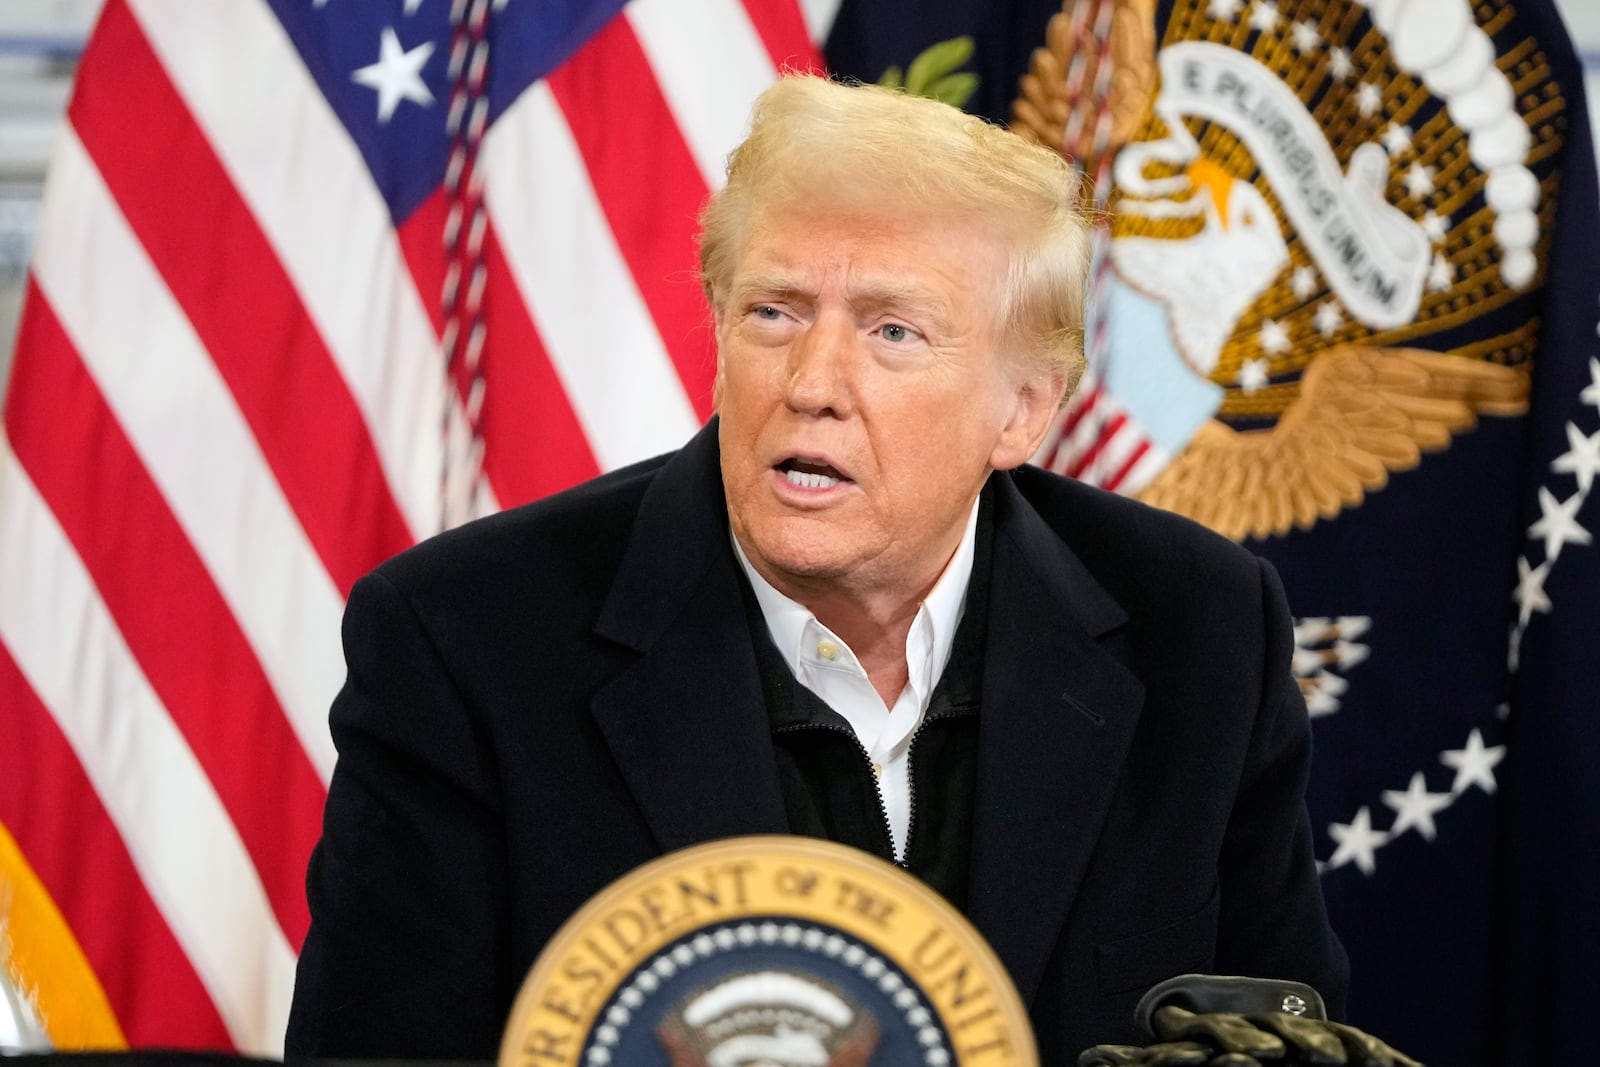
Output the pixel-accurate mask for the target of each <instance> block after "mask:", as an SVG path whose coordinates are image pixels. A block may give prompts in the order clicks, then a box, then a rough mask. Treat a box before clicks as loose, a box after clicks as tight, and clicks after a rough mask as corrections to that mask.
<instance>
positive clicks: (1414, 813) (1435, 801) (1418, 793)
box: [1383, 771, 1455, 841]
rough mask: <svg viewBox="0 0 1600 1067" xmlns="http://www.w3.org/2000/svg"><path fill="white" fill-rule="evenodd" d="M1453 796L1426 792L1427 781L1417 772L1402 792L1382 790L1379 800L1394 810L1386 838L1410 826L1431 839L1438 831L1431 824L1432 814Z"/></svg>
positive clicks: (1404, 830) (1445, 806) (1410, 828)
mask: <svg viewBox="0 0 1600 1067" xmlns="http://www.w3.org/2000/svg"><path fill="white" fill-rule="evenodd" d="M1454 799H1455V798H1454V796H1453V795H1452V794H1450V793H1430V792H1428V780H1427V779H1426V778H1424V777H1423V776H1422V772H1421V771H1418V772H1417V773H1416V774H1413V775H1412V776H1411V785H1410V786H1409V787H1408V788H1407V789H1406V790H1405V791H1404V792H1402V791H1400V790H1398V789H1385V790H1384V791H1383V802H1384V803H1385V804H1387V805H1389V807H1391V808H1393V809H1394V825H1393V826H1391V827H1389V836H1390V838H1395V837H1399V836H1400V835H1401V834H1403V833H1405V832H1406V831H1407V830H1413V829H1414V830H1416V831H1417V833H1419V834H1421V835H1422V837H1423V839H1424V840H1427V841H1432V840H1433V839H1434V838H1435V837H1437V836H1438V834H1439V831H1438V829H1437V828H1436V827H1435V826H1434V825H1433V817H1434V816H1435V815H1437V814H1438V813H1439V812H1441V811H1443V810H1444V809H1445V808H1448V807H1449V806H1450V804H1451V802H1452V801H1453V800H1454Z"/></svg>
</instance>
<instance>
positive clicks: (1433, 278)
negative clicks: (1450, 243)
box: [1428, 255, 1455, 293]
mask: <svg viewBox="0 0 1600 1067" xmlns="http://www.w3.org/2000/svg"><path fill="white" fill-rule="evenodd" d="M1454 274H1455V272H1454V271H1452V270H1451V269H1450V261H1449V260H1448V259H1445V258H1444V257H1443V256H1439V255H1436V256H1434V257H1433V262H1432V263H1430V264H1428V292H1430V293H1442V292H1444V291H1445V290H1446V289H1448V288H1450V279H1451V278H1452V277H1453V276H1454Z"/></svg>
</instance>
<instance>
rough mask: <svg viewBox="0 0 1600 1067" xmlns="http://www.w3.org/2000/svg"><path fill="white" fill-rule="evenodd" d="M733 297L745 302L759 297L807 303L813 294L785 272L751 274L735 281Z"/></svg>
mask: <svg viewBox="0 0 1600 1067" xmlns="http://www.w3.org/2000/svg"><path fill="white" fill-rule="evenodd" d="M733 295H734V297H735V298H736V299H739V300H747V299H750V298H751V297H756V296H759V297H761V298H763V299H767V300H784V301H796V300H798V301H809V300H811V299H813V298H814V296H815V294H814V293H813V292H812V291H811V289H810V288H809V287H808V286H806V285H805V284H804V283H802V282H801V280H800V279H799V278H797V277H795V276H793V275H791V274H789V273H787V272H776V271H774V272H771V273H765V272H764V273H760V274H751V275H749V276H747V277H744V278H740V279H738V280H737V281H735V283H734V286H733Z"/></svg>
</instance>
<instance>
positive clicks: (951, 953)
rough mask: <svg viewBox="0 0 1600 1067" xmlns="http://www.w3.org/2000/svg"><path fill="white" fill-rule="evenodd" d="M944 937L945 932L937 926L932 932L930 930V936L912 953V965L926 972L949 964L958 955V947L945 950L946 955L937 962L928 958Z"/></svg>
mask: <svg viewBox="0 0 1600 1067" xmlns="http://www.w3.org/2000/svg"><path fill="white" fill-rule="evenodd" d="M943 937H944V931H943V930H941V929H939V928H938V927H937V926H936V927H934V928H933V929H932V930H929V931H928V936H927V937H925V938H923V939H922V943H921V944H919V945H918V946H917V947H916V949H915V950H913V951H912V953H911V962H912V964H913V965H915V966H916V967H919V968H921V969H922V970H925V971H936V970H938V969H939V968H941V967H943V966H944V965H945V964H947V963H949V962H950V961H951V959H953V958H954V957H955V954H956V946H954V945H951V946H950V947H949V948H947V949H945V951H944V955H943V956H940V957H939V958H938V959H937V960H935V959H931V958H928V951H929V950H930V949H932V948H933V946H934V945H935V944H936V943H937V942H938V941H940V940H941V939H942V938H943Z"/></svg>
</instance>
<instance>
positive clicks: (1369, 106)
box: [1356, 82, 1383, 119]
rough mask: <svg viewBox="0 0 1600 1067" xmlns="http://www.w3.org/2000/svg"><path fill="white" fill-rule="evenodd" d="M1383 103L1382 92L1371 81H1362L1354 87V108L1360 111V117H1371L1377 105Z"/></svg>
mask: <svg viewBox="0 0 1600 1067" xmlns="http://www.w3.org/2000/svg"><path fill="white" fill-rule="evenodd" d="M1382 103H1383V94H1382V93H1380V92H1379V91H1378V87H1377V86H1376V85H1373V84H1372V83H1371V82H1362V83H1361V84H1360V86H1358V87H1357V88H1356V110H1357V111H1359V112H1361V117H1362V118H1364V119H1365V118H1371V117H1372V115H1373V113H1374V112H1376V111H1377V110H1378V105H1379V104H1382Z"/></svg>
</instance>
